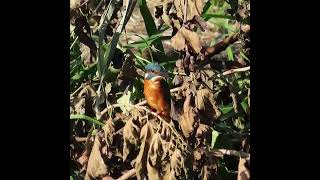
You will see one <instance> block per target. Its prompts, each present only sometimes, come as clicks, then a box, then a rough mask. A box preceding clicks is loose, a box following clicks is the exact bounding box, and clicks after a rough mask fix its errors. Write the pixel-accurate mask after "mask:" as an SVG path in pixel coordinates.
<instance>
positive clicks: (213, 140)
mask: <svg viewBox="0 0 320 180" xmlns="http://www.w3.org/2000/svg"><path fill="white" fill-rule="evenodd" d="M218 136H219V132H218V131H216V130H214V129H212V138H211V148H214V145H215V143H216V141H217V138H218Z"/></svg>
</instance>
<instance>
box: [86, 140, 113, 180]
mask: <svg viewBox="0 0 320 180" xmlns="http://www.w3.org/2000/svg"><path fill="white" fill-rule="evenodd" d="M101 139H102V138H101V137H100V136H99V134H97V135H96V137H95V140H94V145H93V148H92V151H91V153H90V157H89V161H88V167H87V172H86V175H85V180H90V179H94V178H97V177H100V176H104V175H106V174H107V173H108V170H109V169H108V166H107V165H106V164H105V162H104V159H103V154H102V152H101V149H102V145H101Z"/></svg>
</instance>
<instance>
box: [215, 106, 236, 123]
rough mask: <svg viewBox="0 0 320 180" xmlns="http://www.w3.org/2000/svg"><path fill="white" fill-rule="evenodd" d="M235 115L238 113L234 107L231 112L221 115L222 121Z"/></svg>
mask: <svg viewBox="0 0 320 180" xmlns="http://www.w3.org/2000/svg"><path fill="white" fill-rule="evenodd" d="M234 115H236V113H235V112H234V110H233V108H232V110H231V111H230V112H228V113H226V114H223V115H222V116H220V117H219V120H220V121H225V120H227V119H229V118H231V117H233V116H234Z"/></svg>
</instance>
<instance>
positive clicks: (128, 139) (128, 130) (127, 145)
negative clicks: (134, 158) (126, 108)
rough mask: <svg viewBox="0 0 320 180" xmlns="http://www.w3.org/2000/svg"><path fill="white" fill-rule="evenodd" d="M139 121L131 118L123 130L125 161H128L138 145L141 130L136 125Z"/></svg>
mask: <svg viewBox="0 0 320 180" xmlns="http://www.w3.org/2000/svg"><path fill="white" fill-rule="evenodd" d="M135 123H137V120H135V119H134V118H130V119H129V120H128V121H127V123H126V125H125V126H124V128H123V140H124V143H123V161H125V160H126V159H127V156H128V155H129V153H130V151H131V150H132V148H133V146H134V145H138V141H139V134H140V128H139V127H138V126H137V125H136V124H135Z"/></svg>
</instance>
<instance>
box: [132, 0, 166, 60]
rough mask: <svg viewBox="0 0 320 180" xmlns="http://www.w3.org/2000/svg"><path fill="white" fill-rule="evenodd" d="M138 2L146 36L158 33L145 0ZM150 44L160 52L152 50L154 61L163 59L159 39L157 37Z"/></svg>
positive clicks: (162, 49)
mask: <svg viewBox="0 0 320 180" xmlns="http://www.w3.org/2000/svg"><path fill="white" fill-rule="evenodd" d="M138 4H139V9H140V12H141V15H142V17H143V20H144V23H145V26H146V30H147V33H148V36H152V35H155V34H158V30H157V27H156V24H155V22H154V21H153V18H152V15H151V13H150V11H149V8H148V6H147V2H146V0H138ZM152 44H153V45H154V46H155V48H156V49H158V50H159V51H160V52H152V55H153V57H154V58H155V59H156V61H163V60H164V56H163V54H164V48H163V45H162V42H161V40H159V39H157V40H155V41H154V42H153V43H152Z"/></svg>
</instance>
